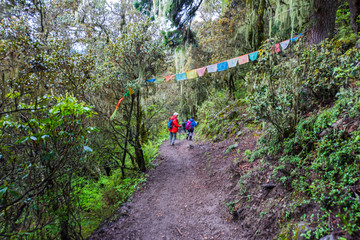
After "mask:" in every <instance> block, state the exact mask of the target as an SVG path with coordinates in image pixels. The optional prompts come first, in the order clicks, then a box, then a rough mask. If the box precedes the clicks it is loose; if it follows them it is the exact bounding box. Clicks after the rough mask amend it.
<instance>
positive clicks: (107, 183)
mask: <svg viewBox="0 0 360 240" xmlns="http://www.w3.org/2000/svg"><path fill="white" fill-rule="evenodd" d="M166 138H167V132H166V131H162V132H161V133H160V134H159V135H158V136H157V138H156V139H154V140H153V141H148V142H147V143H146V144H143V148H142V149H143V153H144V158H145V162H146V164H147V167H148V168H150V169H151V168H152V167H153V166H154V163H153V160H155V158H156V157H157V156H158V154H159V146H160V145H161V143H162V142H163V141H164V139H166ZM126 161H130V159H127V160H126ZM122 176H123V175H122V173H121V169H117V170H114V171H113V172H112V174H111V175H110V176H101V177H100V179H99V180H98V181H91V180H88V179H84V178H79V179H78V180H77V184H76V185H77V186H82V187H79V188H78V189H77V192H78V197H79V199H80V204H81V208H82V210H83V211H82V222H81V226H82V232H83V236H84V237H85V238H86V237H89V236H90V235H91V234H92V232H93V231H94V230H95V229H96V228H97V227H98V226H99V224H100V223H102V222H103V221H104V220H106V219H107V218H109V217H110V216H112V215H113V214H114V213H115V212H116V211H117V210H118V209H119V207H120V205H121V204H123V203H125V202H126V201H128V200H129V198H130V197H131V195H132V194H133V192H134V191H136V190H137V189H138V188H140V187H141V186H142V185H143V184H145V182H146V178H147V177H148V175H147V174H145V173H141V172H129V173H128V174H127V178H125V179H124V178H122Z"/></svg>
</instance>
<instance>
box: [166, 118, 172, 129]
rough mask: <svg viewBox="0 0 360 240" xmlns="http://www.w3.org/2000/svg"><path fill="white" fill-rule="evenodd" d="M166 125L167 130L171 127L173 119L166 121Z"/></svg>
mask: <svg viewBox="0 0 360 240" xmlns="http://www.w3.org/2000/svg"><path fill="white" fill-rule="evenodd" d="M167 127H168V129H169V130H171V129H172V127H173V120H172V119H170V120H169V121H168V123H167Z"/></svg>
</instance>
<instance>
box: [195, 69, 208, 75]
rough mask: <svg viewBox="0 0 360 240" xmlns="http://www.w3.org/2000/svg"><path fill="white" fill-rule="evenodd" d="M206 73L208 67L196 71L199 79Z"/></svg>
mask: <svg viewBox="0 0 360 240" xmlns="http://www.w3.org/2000/svg"><path fill="white" fill-rule="evenodd" d="M205 71H206V67H202V68H198V69H196V72H197V74H198V76H199V77H202V76H204V74H205Z"/></svg>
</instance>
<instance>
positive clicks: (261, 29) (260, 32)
mask: <svg viewBox="0 0 360 240" xmlns="http://www.w3.org/2000/svg"><path fill="white" fill-rule="evenodd" d="M264 13H265V0H260V3H259V8H258V18H257V23H256V26H257V42H256V49H258V48H259V47H260V46H261V43H262V42H263V41H264V39H265V23H264Z"/></svg>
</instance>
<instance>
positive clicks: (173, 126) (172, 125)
mask: <svg viewBox="0 0 360 240" xmlns="http://www.w3.org/2000/svg"><path fill="white" fill-rule="evenodd" d="M178 116H179V114H178V113H177V112H175V113H174V114H173V116H172V117H171V118H170V120H169V122H168V129H169V131H170V144H171V145H172V146H174V144H175V139H176V133H177V132H178V128H181V126H180V125H179V123H178V120H177V117H178Z"/></svg>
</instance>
